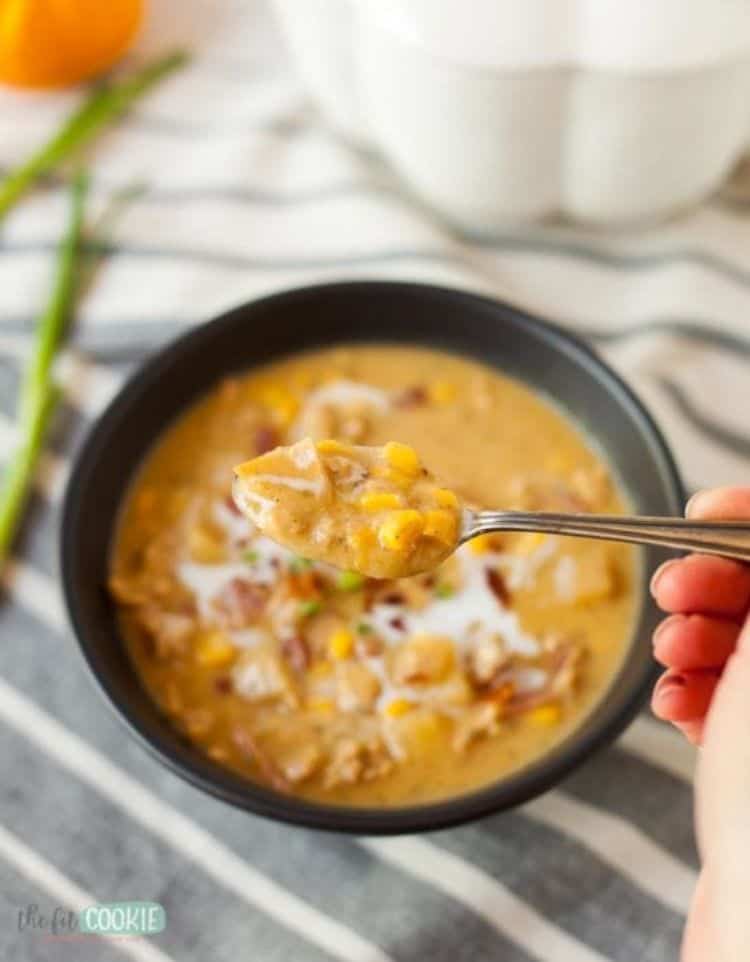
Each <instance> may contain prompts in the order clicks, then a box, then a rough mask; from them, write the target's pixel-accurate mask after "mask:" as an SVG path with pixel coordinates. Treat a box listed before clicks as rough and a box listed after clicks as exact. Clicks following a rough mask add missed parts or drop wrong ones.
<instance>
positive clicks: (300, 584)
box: [289, 569, 323, 599]
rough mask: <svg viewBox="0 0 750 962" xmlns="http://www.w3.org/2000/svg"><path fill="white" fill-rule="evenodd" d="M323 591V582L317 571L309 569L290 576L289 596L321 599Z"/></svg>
mask: <svg viewBox="0 0 750 962" xmlns="http://www.w3.org/2000/svg"><path fill="white" fill-rule="evenodd" d="M322 589H323V582H322V579H321V577H320V575H319V574H318V572H317V571H312V570H311V569H308V570H307V571H298V572H295V573H294V574H290V575H289V594H290V595H292V596H293V597H294V598H306V599H308V598H309V599H315V598H320V596H321V595H322V593H323V592H322Z"/></svg>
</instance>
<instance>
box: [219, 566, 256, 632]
mask: <svg viewBox="0 0 750 962" xmlns="http://www.w3.org/2000/svg"><path fill="white" fill-rule="evenodd" d="M267 601H268V589H267V588H266V587H265V586H264V585H259V584H255V583H254V582H252V581H247V580H245V579H244V578H232V580H231V581H230V582H229V583H228V584H227V585H226V587H225V588H224V589H223V590H222V592H221V593H220V594H219V595H218V596H217V597H216V598H215V599H214V602H213V607H214V610H215V612H216V618H217V621H218V622H219V624H220V625H221V627H222V628H228V629H230V630H237V629H240V628H246V627H247V626H248V625H253V624H255V623H256V622H257V621H258V620H259V619H260V617H261V615H262V614H263V612H264V610H265V607H266V603H267Z"/></svg>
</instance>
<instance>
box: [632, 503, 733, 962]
mask: <svg viewBox="0 0 750 962" xmlns="http://www.w3.org/2000/svg"><path fill="white" fill-rule="evenodd" d="M686 513H687V515H688V517H690V518H702V519H706V520H709V519H711V520H727V521H728V520H750V488H718V489H715V490H711V491H702V492H700V493H699V494H698V495H696V496H695V497H694V498H693V499H691V501H690V503H689V504H688V507H687V512H686ZM651 591H652V593H653V595H654V598H655V599H656V601H657V604H658V605H659V607H660V608H662V609H663V610H664V611H666V612H669V617H668V618H666V619H665V620H664V621H663V622H662V623H661V624H660V625H659V627H658V628H657V630H656V632H655V633H654V654H655V657H656V659H657V661H659V662H661V664H663V665H665V666H666V668H667V671H665V672H664V674H663V675H662V676H661V678H660V679H659V681H658V682H657V684H656V687H655V689H654V694H653V699H652V707H653V710H654V713H655V714H656V715H657V716H658V717H660V718H663V719H665V720H667V721H671V722H672V723H673V724H674V725H676V727H677V728H679V729H680V730H681V731H682V732H683V733H684V734H685V736H686V737H687V738H689V739H690V740H691V741H692V742H694V743H695V744H698V745H702V750H701V752H700V758H699V762H698V770H697V777H696V826H697V832H698V844H699V848H700V852H701V859H702V865H703V867H702V871H701V875H700V879H699V882H698V887H697V889H696V893H695V898H694V901H693V905H692V907H691V910H690V915H689V918H688V925H687V929H686V932H685V940H684V944H683V962H747V960H748V958H750V910H749V909H748V907H747V905H746V902H747V893H748V892H749V891H750V619H748V610H749V609H750V567H748V566H745V565H742V564H739V563H738V562H736V561H730V560H728V559H725V558H713V557H708V556H707V555H690V556H688V557H686V558H681V559H679V560H676V561H668V562H667V563H666V564H665V565H662V567H661V568H659V570H658V571H657V572H656V574H655V575H654V578H653V580H652V582H651Z"/></svg>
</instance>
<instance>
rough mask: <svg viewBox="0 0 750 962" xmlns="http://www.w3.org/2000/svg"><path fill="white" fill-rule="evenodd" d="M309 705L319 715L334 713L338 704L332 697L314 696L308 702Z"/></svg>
mask: <svg viewBox="0 0 750 962" xmlns="http://www.w3.org/2000/svg"><path fill="white" fill-rule="evenodd" d="M307 707H308V708H309V709H310V711H314V712H315V713H316V714H317V715H332V714H333V713H334V712H335V710H336V706H335V705H334V703H333V700H332V699H330V698H313V699H312V700H311V701H309V702H308V703H307Z"/></svg>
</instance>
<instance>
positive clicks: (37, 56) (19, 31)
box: [0, 0, 143, 87]
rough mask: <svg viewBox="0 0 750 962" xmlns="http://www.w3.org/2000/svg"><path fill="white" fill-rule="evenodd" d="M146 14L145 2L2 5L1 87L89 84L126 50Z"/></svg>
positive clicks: (57, 0) (16, 0)
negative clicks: (8, 85) (90, 80)
mask: <svg viewBox="0 0 750 962" xmlns="http://www.w3.org/2000/svg"><path fill="white" fill-rule="evenodd" d="M142 14H143V0H0V83H6V84H12V85H13V86H17V87H64V86H67V85H69V84H75V83H79V82H80V81H82V80H87V79H88V78H90V77H93V76H95V75H96V74H98V73H101V72H102V71H103V70H106V69H107V67H110V66H111V65H112V64H113V63H114V62H115V61H116V60H117V59H118V58H119V57H120V56H121V55H122V54H123V53H124V52H125V50H127V48H128V46H129V45H130V42H131V40H132V39H133V36H134V35H135V32H136V30H137V29H138V26H139V24H140V22H141V17H142Z"/></svg>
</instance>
